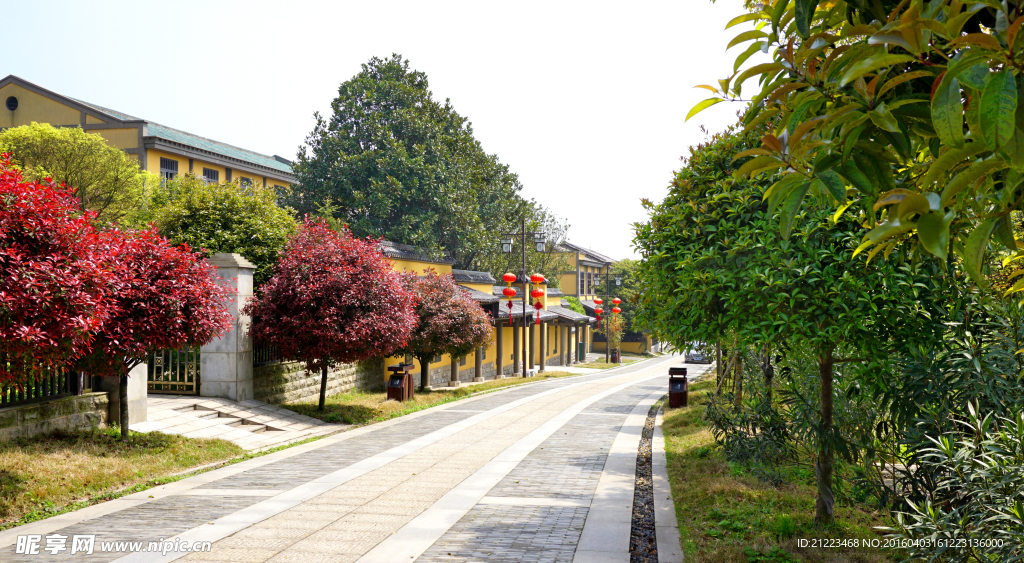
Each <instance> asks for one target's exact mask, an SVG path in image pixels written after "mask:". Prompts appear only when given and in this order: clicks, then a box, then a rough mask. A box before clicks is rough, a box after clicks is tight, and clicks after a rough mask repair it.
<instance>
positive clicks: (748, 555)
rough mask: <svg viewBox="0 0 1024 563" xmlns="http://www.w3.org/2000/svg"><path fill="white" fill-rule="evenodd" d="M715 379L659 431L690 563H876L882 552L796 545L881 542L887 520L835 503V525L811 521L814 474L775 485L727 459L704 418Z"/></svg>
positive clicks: (793, 475) (698, 387)
mask: <svg viewBox="0 0 1024 563" xmlns="http://www.w3.org/2000/svg"><path fill="white" fill-rule="evenodd" d="M713 385H714V380H713V379H709V380H706V381H700V382H698V383H696V384H695V385H693V386H691V387H690V406H689V407H688V408H681V409H666V413H665V421H664V426H663V430H664V432H665V450H666V453H667V455H668V472H669V481H670V483H671V486H672V498H673V500H674V502H675V507H676V517H677V518H678V519H679V531H680V533H681V535H682V541H683V548H684V550H685V552H686V561H687V562H688V563H735V562H739V563H748V562H749V563H768V562H778V563H782V562H789V561H801V562H805V563H810V562H814V563H854V562H857V563H880V562H886V561H893V560H895V559H890V555H889V554H887V553H885V552H883V551H882V550H880V549H868V548H845V549H844V548H800V547H798V540H800V539H815V538H818V539H821V538H830V539H836V538H851V539H853V538H856V539H864V538H871V539H879V538H880V537H881V536H879V535H877V534H876V533H875V532H874V531H873V530H872V527H874V526H884V525H887V524H888V516H887V515H885V514H882V513H879V512H876V511H874V510H872V508H871V507H869V506H865V505H850V504H841V503H840V502H837V503H836V508H835V510H836V519H837V524H836V526H835V527H833V528H831V529H825V530H820V529H818V528H817V527H816V526H815V524H814V502H815V492H816V489H815V487H814V484H813V482H814V474H813V470H809V469H803V468H796V469H793V470H792V471H790V474H789V477H790V479H789V482H787V483H784V484H783V485H781V486H779V487H777V488H776V487H773V486H771V485H770V484H768V483H766V482H764V481H761V480H759V479H758V478H757V477H755V476H754V475H752V474H751V473H750V472H749V471H747V470H746V469H745V468H744V467H742V466H739V465H736V464H731V463H729V462H728V461H726V460H725V458H724V457H723V455H722V453H721V450H720V449H719V448H718V447H716V445H715V442H714V439H713V438H712V436H711V433H710V432H709V431H708V430H707V428H706V427H705V426H704V423H703V422H702V421H701V415H702V414H703V412H704V406H703V403H704V398H705V397H706V396H707V394H708V393H711V392H714V387H713Z"/></svg>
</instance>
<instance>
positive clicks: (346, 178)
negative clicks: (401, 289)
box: [289, 55, 529, 269]
mask: <svg viewBox="0 0 1024 563" xmlns="http://www.w3.org/2000/svg"><path fill="white" fill-rule="evenodd" d="M295 172H296V175H297V176H298V179H299V187H297V188H296V190H295V191H294V192H293V193H292V195H291V199H290V200H289V202H290V204H291V205H293V206H294V207H295V208H296V209H298V210H299V211H300V212H309V213H312V212H314V211H316V210H318V209H320V210H322V209H323V203H324V202H325V201H327V200H330V205H332V206H334V207H333V209H332V210H331V213H332V214H333V216H334V217H335V218H337V219H338V220H340V221H341V222H342V223H344V224H346V225H348V226H349V228H350V229H351V230H352V233H353V234H354V235H356V236H359V237H365V236H372V237H384V238H386V239H388V240H392V241H395V242H400V243H405V244H412V245H416V246H420V247H423V248H426V249H429V250H432V251H435V252H440V251H441V250H442V249H444V250H446V251H448V252H449V253H450V254H451V255H452V257H453V258H454V259H455V262H456V266H457V267H460V268H468V269H476V267H477V264H478V263H479V261H480V260H483V257H484V256H486V255H488V254H493V253H496V252H498V248H497V245H496V243H495V240H494V238H495V233H499V232H503V231H505V230H509V229H511V228H514V227H513V226H514V225H515V224H516V221H517V220H521V219H522V218H523V217H525V216H526V215H527V214H528V212H529V203H528V202H526V201H524V200H523V199H522V197H520V195H519V192H520V190H521V186H520V184H519V179H518V178H517V177H516V175H515V174H512V173H511V172H510V171H509V169H508V167H507V166H506V165H504V164H502V163H501V162H500V161H499V160H498V158H497V157H496V156H494V155H488V154H486V153H485V152H484V151H483V149H482V148H481V146H480V143H479V142H477V140H476V139H475V138H474V137H473V130H472V126H471V125H470V123H469V122H468V121H467V120H466V118H464V117H462V116H461V115H459V114H458V113H456V112H455V110H454V108H453V107H452V106H451V104H450V103H449V102H448V101H447V100H446V101H445V102H444V103H443V104H442V103H440V102H438V101H436V100H435V99H434V98H433V94H432V93H431V92H430V90H429V86H428V82H427V76H426V74H424V73H423V72H420V71H416V70H412V69H410V67H409V61H407V60H404V59H402V57H401V56H400V55H392V56H391V57H390V58H387V59H379V58H376V57H375V58H372V59H370V61H369V62H367V63H366V64H364V65H362V70H361V72H360V73H359V74H357V75H356V76H354V77H353V78H351V79H350V80H348V81H346V82H344V83H342V84H341V86H340V87H339V88H338V97H337V98H335V99H334V101H333V102H332V103H331V115H330V117H328V118H325V117H322V116H321V115H320V114H317V115H316V125H315V127H314V128H313V131H312V133H310V135H309V137H307V139H306V146H303V147H301V148H300V149H299V154H298V162H297V163H296V165H295Z"/></svg>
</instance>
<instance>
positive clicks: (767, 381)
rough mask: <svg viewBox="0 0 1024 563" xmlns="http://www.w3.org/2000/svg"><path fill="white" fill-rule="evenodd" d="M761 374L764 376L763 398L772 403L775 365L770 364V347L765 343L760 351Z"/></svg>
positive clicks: (769, 404) (769, 403)
mask: <svg viewBox="0 0 1024 563" xmlns="http://www.w3.org/2000/svg"><path fill="white" fill-rule="evenodd" d="M761 375H763V376H764V389H765V398H766V399H767V400H768V406H769V407H770V406H771V405H772V385H773V384H774V382H775V366H773V365H772V349H771V348H769V347H768V346H767V345H766V346H765V347H764V351H763V352H762V353H761Z"/></svg>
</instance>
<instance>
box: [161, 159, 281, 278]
mask: <svg viewBox="0 0 1024 563" xmlns="http://www.w3.org/2000/svg"><path fill="white" fill-rule="evenodd" d="M147 214H148V216H147V219H149V220H151V221H153V222H154V223H155V224H156V226H157V229H158V230H159V231H160V234H162V235H164V236H166V237H167V238H169V239H171V241H172V242H174V243H176V244H177V243H185V244H188V245H189V246H190V247H192V248H194V249H205V251H206V252H207V253H208V254H210V253H214V252H235V253H238V254H241V255H242V256H244V257H245V258H246V259H247V260H249V261H251V262H252V263H254V264H256V272H255V273H254V277H253V279H254V284H255V285H256V286H259V285H262V284H263V283H264V282H266V281H267V280H268V279H270V276H271V275H272V273H273V272H272V270H273V267H274V264H276V263H277V259H278V252H279V251H280V250H281V249H282V248H283V247H284V245H285V243H286V242H287V241H288V239H289V237H291V236H292V235H294V234H295V233H296V231H297V229H298V222H296V220H295V218H294V216H293V214H294V213H293V211H292V210H291V209H289V208H287V207H281V206H279V205H278V204H277V193H276V192H275V191H274V189H273V188H264V187H260V186H243V185H241V184H240V183H239V182H237V181H235V182H226V183H223V184H216V183H208V182H206V181H205V180H203V179H202V178H198V177H196V176H193V175H191V174H184V175H181V176H177V177H175V178H174V179H172V180H169V181H167V182H166V183H165V184H164V185H163V186H161V187H160V188H158V189H156V190H154V193H153V195H152V199H151V200H150V201H149V202H148V210H147Z"/></svg>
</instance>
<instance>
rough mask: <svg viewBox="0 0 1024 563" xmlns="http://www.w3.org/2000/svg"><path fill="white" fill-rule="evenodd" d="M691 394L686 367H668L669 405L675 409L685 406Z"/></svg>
mask: <svg viewBox="0 0 1024 563" xmlns="http://www.w3.org/2000/svg"><path fill="white" fill-rule="evenodd" d="M688 395H689V382H688V381H687V380H686V368H681V367H673V368H668V406H669V407H670V408H673V409H677V408H679V407H685V406H686V404H687V401H688Z"/></svg>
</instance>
